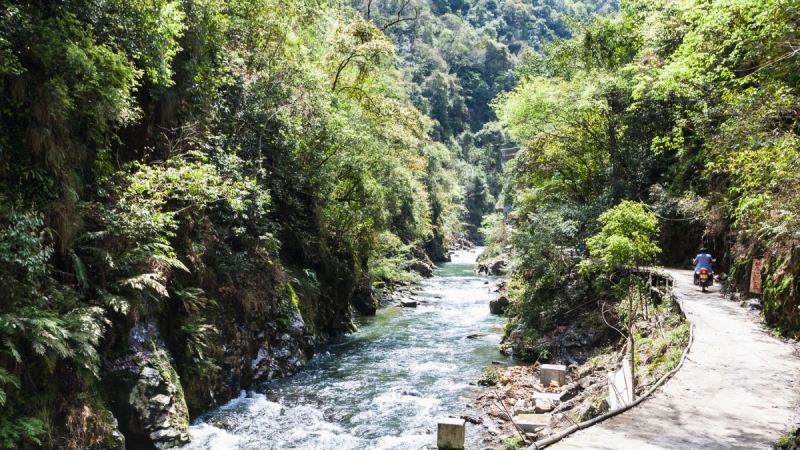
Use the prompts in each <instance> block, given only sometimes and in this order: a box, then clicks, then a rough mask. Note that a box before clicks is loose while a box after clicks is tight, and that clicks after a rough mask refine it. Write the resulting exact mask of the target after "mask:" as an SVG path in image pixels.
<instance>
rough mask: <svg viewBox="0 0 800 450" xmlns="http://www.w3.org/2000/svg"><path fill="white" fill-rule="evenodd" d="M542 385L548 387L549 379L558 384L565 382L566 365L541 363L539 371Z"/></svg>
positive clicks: (561, 384) (562, 384)
mask: <svg viewBox="0 0 800 450" xmlns="http://www.w3.org/2000/svg"><path fill="white" fill-rule="evenodd" d="M539 374H540V377H541V378H540V379H541V382H542V386H543V387H544V388H548V387H550V382H551V381H557V382H558V385H559V386H564V385H565V384H567V367H566V366H560V365H557V364H542V367H541V369H540V371H539Z"/></svg>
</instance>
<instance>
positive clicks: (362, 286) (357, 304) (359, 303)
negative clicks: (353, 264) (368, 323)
mask: <svg viewBox="0 0 800 450" xmlns="http://www.w3.org/2000/svg"><path fill="white" fill-rule="evenodd" d="M350 303H352V305H353V308H355V309H356V311H358V313H359V314H361V315H362V316H374V315H375V313H376V312H377V310H378V293H377V291H376V290H375V288H374V287H372V286H371V285H370V283H369V278H366V279H364V280H362V282H361V283H359V284H358V285H356V288H355V290H354V291H353V296H352V297H351V298H350Z"/></svg>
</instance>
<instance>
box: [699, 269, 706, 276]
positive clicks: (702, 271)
mask: <svg viewBox="0 0 800 450" xmlns="http://www.w3.org/2000/svg"><path fill="white" fill-rule="evenodd" d="M700 273H702V274H703V275H706V274H707V273H708V271H707V270H706V269H700Z"/></svg>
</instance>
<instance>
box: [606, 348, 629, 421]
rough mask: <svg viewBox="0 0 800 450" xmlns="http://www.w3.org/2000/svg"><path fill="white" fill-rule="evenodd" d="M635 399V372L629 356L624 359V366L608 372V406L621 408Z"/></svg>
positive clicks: (613, 408)
mask: <svg viewBox="0 0 800 450" xmlns="http://www.w3.org/2000/svg"><path fill="white" fill-rule="evenodd" d="M632 401H633V374H632V373H631V364H630V360H628V358H625V359H623V360H622V367H621V368H620V369H619V370H618V371H616V372H609V373H608V406H609V408H611V409H612V410H615V409H617V408H621V407H623V406H626V405H628V404H630V403H631V402H632Z"/></svg>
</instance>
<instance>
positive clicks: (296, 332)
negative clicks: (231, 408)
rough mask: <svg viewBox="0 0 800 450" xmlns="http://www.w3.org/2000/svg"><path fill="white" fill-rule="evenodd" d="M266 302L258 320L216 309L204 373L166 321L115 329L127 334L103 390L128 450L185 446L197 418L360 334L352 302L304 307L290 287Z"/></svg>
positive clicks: (311, 301)
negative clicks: (347, 335)
mask: <svg viewBox="0 0 800 450" xmlns="http://www.w3.org/2000/svg"><path fill="white" fill-rule="evenodd" d="M303 294H306V293H305V292H303ZM261 295H262V296H263V297H262V298H261V300H262V302H263V303H264V305H262V306H265V305H269V308H267V309H265V310H262V311H258V312H255V311H252V310H250V311H248V310H246V309H244V305H243V304H242V303H241V302H235V301H231V300H229V301H220V302H218V303H217V308H218V312H219V315H218V319H217V321H216V329H217V331H218V334H216V335H215V336H216V339H215V341H214V342H213V346H212V345H209V346H208V348H206V349H205V350H206V351H207V355H208V356H205V358H206V359H205V360H204V362H203V364H204V365H203V366H198V365H196V364H195V361H191V360H190V358H187V349H186V348H185V345H181V343H180V339H185V336H182V333H183V332H182V331H181V329H180V328H178V327H175V326H174V324H171V323H170V322H169V321H165V320H163V318H162V320H159V319H158V318H156V317H152V318H149V319H146V320H143V321H140V322H138V323H135V324H125V323H118V324H117V326H118V327H119V328H122V329H124V328H125V327H126V326H129V327H130V328H129V329H128V331H127V332H126V333H124V334H123V335H121V336H119V339H118V341H117V342H118V344H117V345H115V346H113V347H111V349H110V350H109V352H108V353H107V358H106V364H105V366H104V370H103V373H102V382H103V384H104V387H105V392H107V393H109V395H108V397H109V398H108V399H107V404H108V407H109V410H110V411H111V412H112V414H113V415H114V416H115V417H116V418H117V419H118V421H119V430H120V431H121V433H122V434H123V435H124V436H125V438H126V441H127V442H128V444H129V448H159V449H162V448H171V447H174V446H178V445H180V444H183V443H186V442H188V441H189V440H190V436H189V423H190V420H191V419H192V418H194V417H195V416H196V415H199V414H201V413H203V412H205V411H207V410H208V409H210V408H213V407H215V406H218V405H221V404H223V403H225V402H227V401H228V400H230V399H231V398H234V397H235V396H236V395H238V394H239V392H240V391H241V390H242V389H248V388H250V387H252V386H253V385H254V384H256V383H260V382H266V381H270V380H273V379H276V378H281V377H285V376H289V375H292V374H295V373H297V372H298V371H299V370H301V369H302V368H303V367H304V365H305V364H306V362H307V361H308V359H309V358H311V357H312V356H313V354H314V345H315V343H316V342H317V341H319V340H321V339H324V338H325V337H326V336H327V335H328V333H335V332H349V331H353V330H354V329H355V326H354V324H353V322H352V318H353V309H352V308H351V306H350V304H349V302H348V301H347V298H341V299H339V300H343V303H341V304H338V305H337V304H336V303H335V302H333V301H331V299H330V298H325V297H321V296H319V295H317V296H315V297H306V298H305V299H304V301H302V302H301V301H300V299H299V298H298V294H296V293H295V291H294V289H293V288H291V287H286V288H281V289H278V290H277V291H276V290H273V291H266V292H262V293H261ZM303 309H306V311H305V316H304V313H303ZM337 312H338V314H337ZM306 317H307V318H306ZM316 330H320V331H316ZM131 446H132V447H131Z"/></svg>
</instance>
